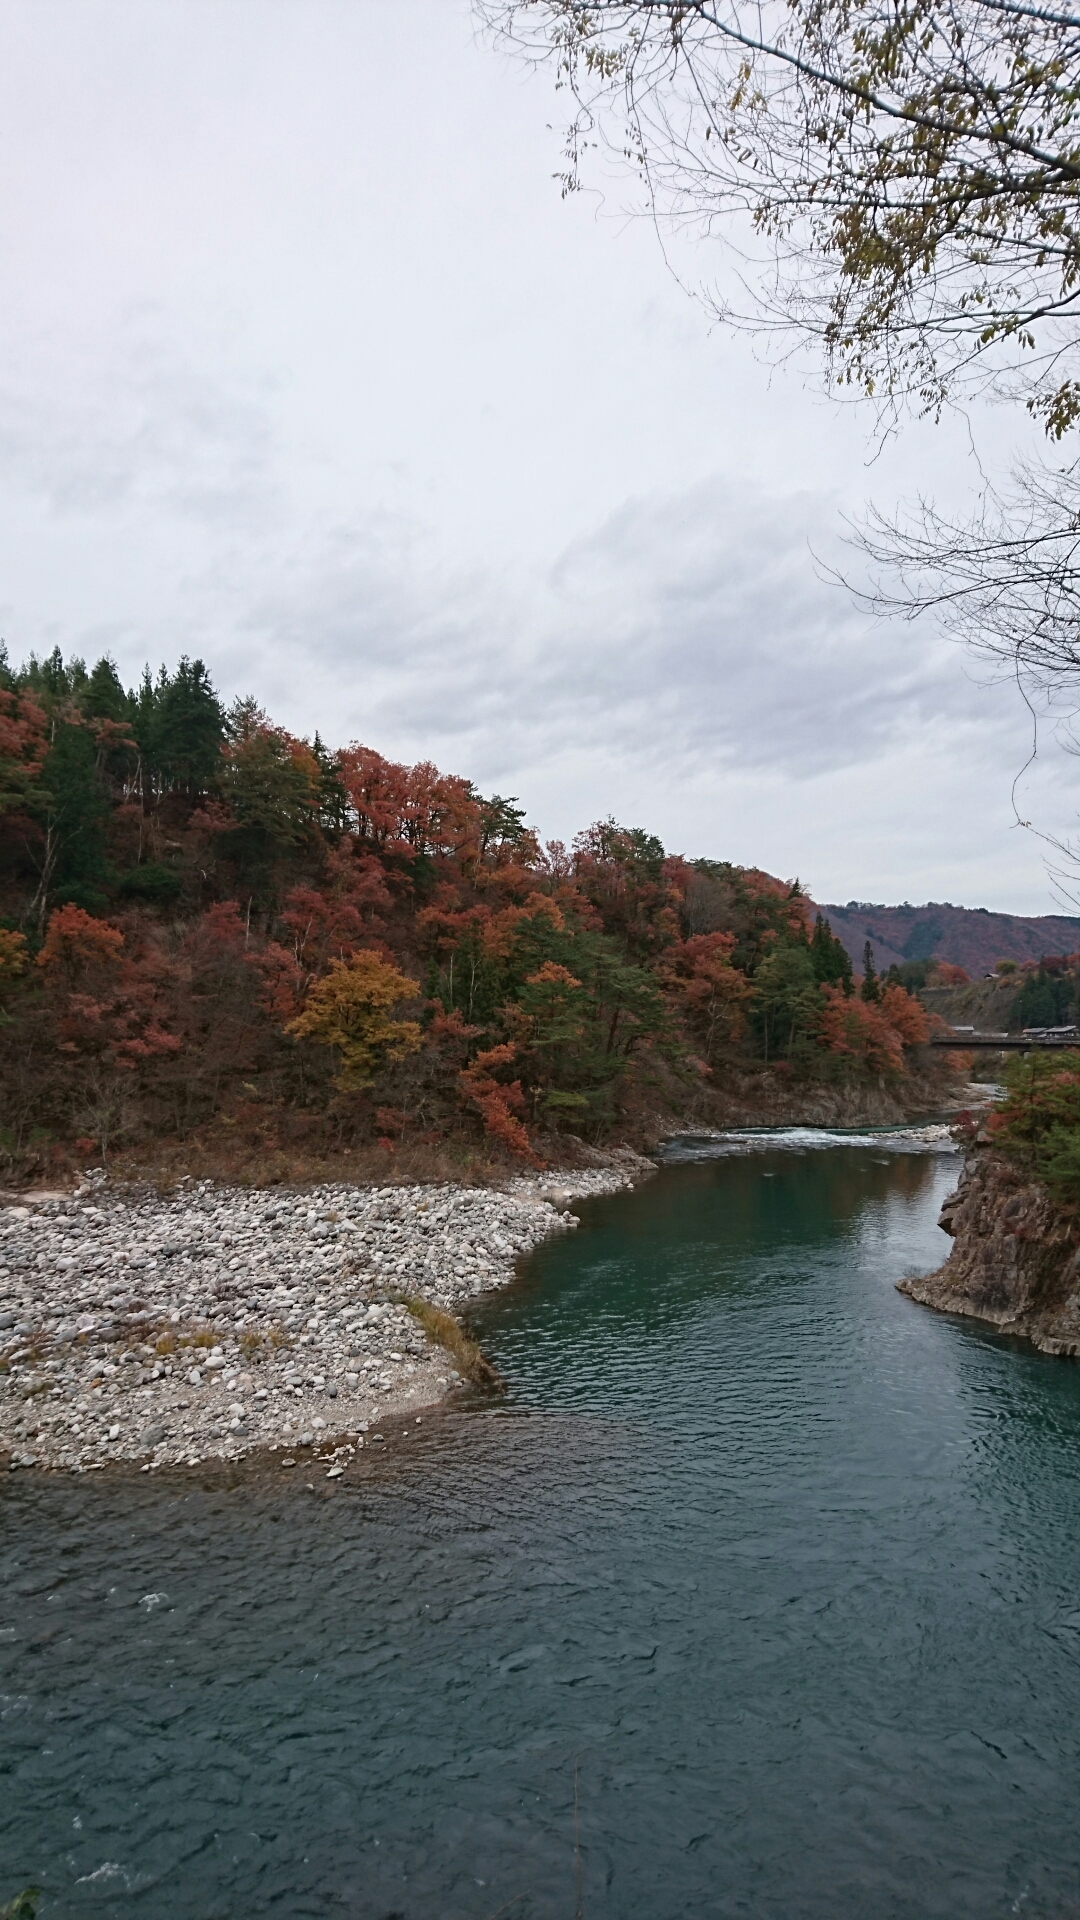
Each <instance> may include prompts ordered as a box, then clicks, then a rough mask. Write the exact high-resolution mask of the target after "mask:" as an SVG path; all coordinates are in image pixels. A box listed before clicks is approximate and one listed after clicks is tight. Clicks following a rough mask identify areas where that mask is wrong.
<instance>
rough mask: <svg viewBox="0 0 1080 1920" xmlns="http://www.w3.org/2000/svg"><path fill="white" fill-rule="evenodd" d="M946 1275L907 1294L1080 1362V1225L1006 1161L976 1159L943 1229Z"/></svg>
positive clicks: (904, 1287) (907, 1284) (916, 1284)
mask: <svg viewBox="0 0 1080 1920" xmlns="http://www.w3.org/2000/svg"><path fill="white" fill-rule="evenodd" d="M939 1224H940V1225H941V1226H942V1227H943V1228H944V1230H945V1232H946V1233H948V1234H951V1235H952V1237H953V1241H954V1245H953V1249H952V1252H951V1253H950V1255H949V1257H948V1259H947V1260H946V1262H945V1264H944V1266H943V1267H939V1268H938V1270H937V1272H936V1273H931V1274H927V1275H926V1277H925V1278H924V1279H914V1280H904V1281H902V1282H901V1285H900V1291H901V1293H906V1294H909V1295H910V1297H911V1298H912V1299H913V1300H918V1301H920V1302H921V1303H922V1304H923V1305H924V1306H927V1307H936V1308H937V1309H938V1310H939V1311H940V1312H942V1313H963V1314H967V1315H970V1316H971V1318H973V1319H976V1320H986V1321H989V1322H990V1324H991V1325H992V1326H995V1327H1000V1328H1001V1330H1002V1331H1003V1332H1006V1333H1015V1334H1020V1335H1022V1336H1023V1337H1024V1338H1025V1339H1028V1340H1031V1341H1032V1342H1033V1344H1034V1345H1035V1346H1037V1347H1040V1348H1041V1349H1042V1351H1043V1352H1044V1353H1059V1354H1073V1355H1077V1354H1080V1223H1078V1222H1077V1221H1076V1219H1075V1218H1074V1217H1073V1216H1071V1215H1069V1214H1065V1213H1063V1212H1062V1210H1061V1208H1060V1207H1058V1206H1057V1205H1055V1203H1054V1201H1053V1200H1052V1199H1051V1197H1050V1195H1049V1193H1048V1192H1047V1190H1046V1188H1045V1187H1044V1186H1043V1185H1042V1184H1041V1182H1039V1181H1034V1180H1031V1179H1029V1178H1027V1177H1026V1176H1025V1175H1024V1174H1023V1173H1022V1172H1020V1171H1019V1170H1018V1169H1017V1168H1016V1167H1014V1166H1013V1165H1012V1164H1011V1163H1010V1162H1009V1161H1008V1160H1006V1159H1003V1158H1002V1157H1001V1156H1000V1155H999V1154H994V1153H991V1152H985V1151H984V1152H977V1153H975V1154H973V1155H971V1156H970V1157H969V1159H968V1160H967V1162H966V1164H965V1166H964V1170H963V1172H962V1174H961V1176H960V1184H959V1186H958V1188H957V1190H956V1192H955V1193H953V1194H950V1195H949V1198H948V1199H947V1200H946V1202H945V1205H944V1206H943V1208H942V1210H941V1219H940V1223H939Z"/></svg>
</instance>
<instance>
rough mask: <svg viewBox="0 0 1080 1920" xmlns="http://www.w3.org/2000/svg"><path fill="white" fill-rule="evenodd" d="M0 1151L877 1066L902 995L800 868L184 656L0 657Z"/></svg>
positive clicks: (692, 1102) (692, 1104) (604, 1111)
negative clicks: (282, 711)
mask: <svg viewBox="0 0 1080 1920" xmlns="http://www.w3.org/2000/svg"><path fill="white" fill-rule="evenodd" d="M0 1002H2V1011H0V1049H2V1055H0V1075H2V1088H0V1091H2V1133H0V1151H2V1154H3V1155H4V1156H6V1161H7V1164H8V1165H9V1166H10V1165H14V1164H16V1163H19V1164H26V1163H27V1156H29V1157H30V1158H31V1159H33V1158H34V1156H36V1158H37V1162H38V1163H43V1162H44V1163H47V1161H48V1158H49V1156H50V1155H52V1156H54V1157H55V1156H58V1155H60V1154H61V1153H63V1152H64V1151H67V1150H70V1149H71V1148H72V1147H74V1148H75V1149H77V1151H79V1152H80V1153H94V1154H99V1153H100V1154H108V1153H110V1152H112V1151H114V1150H116V1149H118V1148H120V1147H123V1148H124V1149H125V1150H126V1151H129V1152H130V1151H133V1150H138V1149H142V1148H145V1149H146V1150H147V1151H150V1150H152V1148H153V1146H154V1143H155V1142H156V1143H161V1142H163V1141H174V1142H175V1141H178V1140H189V1139H191V1138H193V1137H199V1138H203V1139H205V1138H206V1137H207V1135H208V1132H209V1133H210V1134H212V1135H213V1137H214V1138H215V1139H218V1140H222V1141H225V1140H227V1139H228V1138H229V1137H230V1134H229V1130H230V1129H231V1130H233V1133H234V1135H235V1137H237V1138H239V1137H241V1136H242V1137H243V1138H245V1139H246V1140H248V1141H249V1142H253V1143H255V1144H256V1145H258V1144H259V1143H262V1144H263V1145H264V1146H265V1149H266V1152H267V1153H268V1154H269V1153H270V1152H271V1151H272V1150H273V1151H282V1152H287V1151H288V1149H289V1148H290V1146H296V1145H297V1143H301V1144H303V1143H309V1142H311V1141H312V1140H316V1141H318V1142H321V1143H323V1144H324V1145H326V1146H328V1147H331V1148H337V1149H346V1148H352V1147H355V1146H357V1145H361V1146H362V1145H364V1144H365V1143H366V1144H371V1143H373V1142H379V1143H381V1144H382V1149H383V1150H384V1151H386V1152H393V1151H396V1150H398V1149H399V1148H400V1147H401V1146H402V1144H403V1143H404V1144H409V1143H413V1144H415V1143H429V1144H430V1143H438V1142H445V1141H456V1142H459V1143H461V1142H464V1143H469V1142H473V1143H479V1144H484V1145H486V1148H487V1149H488V1150H490V1151H492V1152H494V1153H496V1154H502V1155H509V1156H512V1157H518V1158H520V1159H521V1160H522V1161H535V1160H540V1159H543V1158H544V1157H545V1156H548V1155H550V1154H551V1153H552V1152H553V1151H556V1152H557V1150H558V1143H559V1140H560V1138H563V1139H565V1138H566V1137H567V1136H568V1135H569V1136H572V1135H576V1136H579V1137H581V1138H584V1139H586V1140H589V1141H601V1140H603V1139H605V1138H612V1137H615V1138H617V1137H620V1136H625V1137H629V1136H630V1135H632V1134H633V1132H634V1129H635V1128H638V1129H639V1130H640V1129H641V1128H642V1127H647V1126H648V1125H650V1124H651V1125H654V1126H655V1125H656V1124H658V1122H657V1118H656V1117H657V1116H664V1115H668V1116H671V1117H672V1118H673V1119H674V1118H676V1117H680V1116H681V1117H685V1116H686V1115H689V1114H694V1115H696V1116H697V1117H698V1118H699V1119H707V1118H708V1115H709V1111H710V1105H709V1103H710V1099H711V1098H712V1097H713V1096H714V1093H715V1091H716V1090H719V1089H721V1088H722V1087H723V1085H724V1083H725V1080H726V1078H727V1077H728V1076H730V1075H732V1074H737V1073H746V1072H755V1071H761V1070H765V1069H766V1068H767V1069H768V1070H769V1071H770V1073H771V1074H772V1075H773V1076H774V1078H775V1076H776V1075H778V1074H779V1075H780V1076H787V1077H788V1079H790V1081H791V1082H792V1083H793V1084H796V1083H797V1084H806V1085H811V1084H815V1085H834V1086H835V1085H845V1086H860V1085H867V1086H871V1085H872V1086H874V1087H881V1086H887V1087H891V1088H901V1089H902V1087H903V1085H904V1084H905V1082H906V1079H907V1076H908V1074H909V1070H910V1066H911V1062H912V1057H913V1050H914V1049H915V1048H917V1047H918V1046H919V1045H920V1044H921V1042H923V1041H924V1040H925V1038H926V1034H927V1015H926V1014H925V1012H924V1010H923V1009H922V1008H921V1006H920V1005H919V1004H918V1002H917V1001H916V1000H914V999H912V998H911V997H909V995H908V994H907V993H906V992H905V991H904V989H903V988H902V987H901V986H899V985H882V984H881V983H879V981H878V980H877V979H876V977H875V976H874V975H873V973H871V975H870V977H869V978H868V979H867V980H865V981H860V980H858V978H857V977H853V970H852V967H851V963H850V961H849V959H848V956H847V954H846V953H845V951H844V948H843V946H842V944H841V943H840V942H839V941H838V940H836V939H835V938H834V937H833V935H832V934H831V933H830V931H829V929H828V928H827V926H825V925H824V924H822V923H821V922H820V920H819V921H818V922H817V923H815V921H814V919H813V917H812V916H811V914H810V911H809V909H808V906H807V902H806V900H805V899H804V897H803V895H802V893H801V891H800V889H799V887H798V885H797V884H796V883H788V882H782V881H780V880H776V879H773V878H772V877H771V876H769V875H768V874H765V873H761V872H758V871H756V870H753V869H746V868H738V867H735V866H732V865H730V864H728V863H727V862H724V861H716V860H706V859H695V860H690V859H685V858H683V857H682V856H680V855H673V854H668V853H666V852H665V849H664V848H663V847H662V845H661V844H660V842H659V841H658V840H657V839H656V838H655V837H654V836H652V835H651V834H649V833H648V832H647V831H645V830H643V829H641V828H626V827H621V826H618V825H616V824H615V822H614V821H611V820H608V821H604V822H600V823H597V824H595V825H593V826H591V827H588V828H587V829H586V830H585V831H583V832H582V833H581V834H579V835H578V837H577V838H576V840H575V841H574V843H573V845H572V846H570V847H566V846H563V845H561V844H560V843H558V842H554V841H549V842H547V843H546V844H541V842H540V840H539V839H538V837H537V835H536V834H535V833H534V831H533V830H532V829H531V828H530V827H528V826H527V825H526V824H525V820H524V816H523V813H522V811H521V809H520V808H519V807H518V805H517V804H516V802H515V801H513V800H512V799H505V798H503V797H501V796H499V795H490V796H484V795H482V794H480V793H478V792H477V791H476V789H475V788H474V787H473V785H472V784H471V782H470V781H469V780H467V779H464V778H462V777H460V776H458V775H453V774H443V773H440V772H439V771H438V769H437V768H435V767H434V766H432V765H430V764H429V763H427V762H421V763H420V764H418V765H416V766H402V765H398V764H396V763H394V762H391V761H389V760H387V759H385V758H384V757H383V756H382V755H381V754H379V753H378V752H376V751H375V750H374V749H372V748H370V747H366V746H360V745H356V744H353V745H350V746H347V747H343V748H340V749H333V750H331V749H329V748H327V747H326V746H324V745H323V743H322V741H321V740H320V739H319V737H318V736H317V735H316V737H315V738H314V739H313V740H310V741H309V740H302V739H297V738H295V737H294V736H293V735H291V734H290V733H289V732H287V731H286V730H285V729H284V728H282V727H280V726H277V725H276V724H274V723H273V722H272V721H271V720H270V719H269V718H268V717H267V716H266V715H265V714H264V713H262V712H261V711H260V710H259V708H258V707H257V706H256V705H255V703H254V702H253V701H240V702H237V703H236V704H235V705H234V706H233V707H232V708H231V709H230V710H229V711H228V712H226V711H225V710H224V709H223V706H222V704H221V702H220V701H219V699H218V697H217V695H216V693H215V690H214V687H213V685H212V683H211V679H210V676H209V675H208V673H207V670H206V668H205V667H204V665H203V664H202V663H201V662H200V661H194V662H192V661H189V660H186V659H184V660H181V661H180V663H179V665H178V666H177V667H176V669H175V671H172V672H170V671H167V670H166V669H165V668H162V669H161V671H160V673H159V674H158V675H157V677H156V679H155V678H152V677H151V676H150V675H149V673H148V674H147V675H146V676H145V678H144V680H143V682H142V684H141V685H140V686H139V687H137V688H136V689H134V691H130V692H129V691H127V690H125V688H124V687H123V686H122V685H121V683H120V681H119V679H118V677H117V674H116V671H115V668H114V667H113V665H112V663H111V662H110V661H109V660H108V659H103V660H100V661H98V663H97V665H96V666H94V667H93V669H92V670H88V669H87V668H86V667H85V666H84V665H83V664H82V663H81V662H80V661H78V660H73V661H70V662H67V663H65V662H64V661H63V660H62V658H61V657H60V655H59V653H54V654H53V656H52V657H51V658H50V659H48V660H46V661H43V662H38V661H36V660H33V659H31V660H30V661H29V662H28V663H27V664H26V665H25V666H23V667H21V668H18V669H16V668H13V667H12V666H11V665H10V664H9V663H8V661H7V659H6V657H4V658H3V660H2V662H0Z"/></svg>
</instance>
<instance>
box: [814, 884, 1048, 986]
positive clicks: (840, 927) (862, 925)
mask: <svg viewBox="0 0 1080 1920" xmlns="http://www.w3.org/2000/svg"><path fill="white" fill-rule="evenodd" d="M817 911H819V912H820V913H823V914H824V915H825V918H826V919H827V920H828V922H829V925H830V926H831V927H832V930H833V932H834V934H835V935H836V937H837V939H838V940H842V941H843V943H844V946H845V947H846V948H847V950H848V953H849V954H850V955H851V958H852V961H853V963H854V964H855V966H857V967H861V966H862V956H863V947H864V946H865V944H866V942H867V940H869V941H870V943H871V945H872V946H873V949H874V961H875V964H876V966H877V968H878V971H879V972H884V970H885V968H887V967H891V966H893V965H896V966H899V965H900V964H901V962H902V961H904V960H949V961H951V962H952V964H953V965H954V966H958V967H964V968H966V970H967V972H968V973H970V974H972V975H973V976H975V975H979V974H985V973H989V972H990V971H991V969H992V968H993V966H994V965H995V963H996V962H997V961H998V960H1017V961H1024V960H1041V958H1042V956H1043V954H1044V953H1074V952H1075V951H1076V949H1077V948H1078V947H1080V920H1077V919H1066V918H1065V917H1064V916H1059V915H1054V914H1040V915H1038V916H1033V917H1031V918H1027V917H1025V916H1024V915H1023V914H1018V913H990V912H989V911H988V910H987V909H986V908H985V907H954V906H952V905H951V904H950V903H949V902H948V901H947V900H946V901H935V900H931V901H929V902H928V903H927V904H926V906H923V907H911V906H906V905H905V906H901V907H884V906H875V905H872V904H871V903H870V902H868V901H861V900H860V901H855V900H850V901H849V902H848V904H847V905H846V906H844V907H841V906H831V907H830V906H821V907H819V908H818V909H817Z"/></svg>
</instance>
